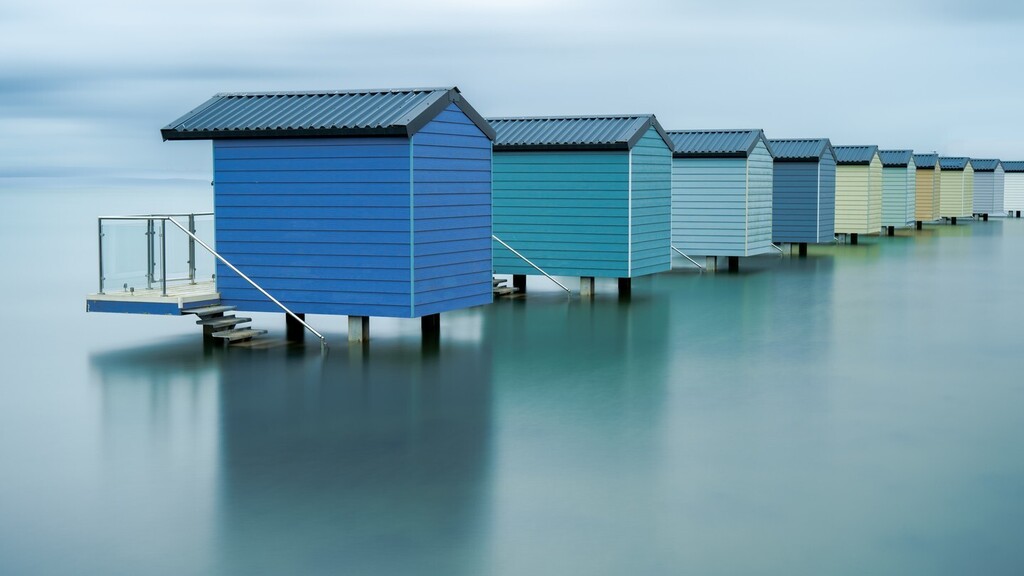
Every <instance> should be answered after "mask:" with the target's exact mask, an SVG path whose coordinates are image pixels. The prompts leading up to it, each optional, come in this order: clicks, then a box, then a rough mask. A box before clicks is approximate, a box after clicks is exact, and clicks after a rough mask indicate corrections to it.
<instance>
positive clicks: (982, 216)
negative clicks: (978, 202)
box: [981, 214, 988, 222]
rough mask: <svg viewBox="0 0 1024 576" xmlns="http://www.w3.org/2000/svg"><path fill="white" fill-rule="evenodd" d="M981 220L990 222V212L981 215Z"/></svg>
mask: <svg viewBox="0 0 1024 576" xmlns="http://www.w3.org/2000/svg"><path fill="white" fill-rule="evenodd" d="M981 221H982V222H988V214H982V215H981Z"/></svg>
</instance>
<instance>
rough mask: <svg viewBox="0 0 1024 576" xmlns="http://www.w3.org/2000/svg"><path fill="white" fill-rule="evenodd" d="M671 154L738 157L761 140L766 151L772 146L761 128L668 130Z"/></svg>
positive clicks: (745, 155) (678, 156)
mask: <svg viewBox="0 0 1024 576" xmlns="http://www.w3.org/2000/svg"><path fill="white" fill-rule="evenodd" d="M668 136H669V138H671V139H672V144H673V149H672V154H673V156H675V157H676V158H698V157H722V156H728V157H740V158H746V157H747V156H749V155H750V153H751V152H753V151H754V148H755V147H756V146H757V143H758V141H763V142H764V145H765V147H766V148H768V152H769V153H771V151H772V147H771V144H769V143H768V139H767V138H765V137H764V131H762V130H670V131H669V133H668Z"/></svg>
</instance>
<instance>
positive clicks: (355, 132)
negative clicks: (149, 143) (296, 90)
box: [160, 125, 408, 140]
mask: <svg viewBox="0 0 1024 576" xmlns="http://www.w3.org/2000/svg"><path fill="white" fill-rule="evenodd" d="M160 134H161V135H162V136H163V138H164V140H240V139H255V138H331V137H364V136H403V137H408V134H407V131H406V127H405V126H397V125H396V126H387V127H375V128H303V129H267V130H187V131H178V130H175V129H168V128H164V129H163V130H161V131H160Z"/></svg>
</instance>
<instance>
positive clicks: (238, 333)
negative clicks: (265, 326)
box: [212, 328, 267, 342]
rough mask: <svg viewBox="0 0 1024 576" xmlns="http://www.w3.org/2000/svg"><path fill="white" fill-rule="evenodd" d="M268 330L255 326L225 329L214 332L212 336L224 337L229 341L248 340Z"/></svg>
mask: <svg viewBox="0 0 1024 576" xmlns="http://www.w3.org/2000/svg"><path fill="white" fill-rule="evenodd" d="M266 333H267V331H266V330H256V329H253V328H235V329H232V330H223V331H221V332H214V333H213V334H212V336H213V337H214V338H223V339H224V340H227V341H228V342H236V341H238V340H248V339H250V338H253V337H256V336H262V335H264V334H266Z"/></svg>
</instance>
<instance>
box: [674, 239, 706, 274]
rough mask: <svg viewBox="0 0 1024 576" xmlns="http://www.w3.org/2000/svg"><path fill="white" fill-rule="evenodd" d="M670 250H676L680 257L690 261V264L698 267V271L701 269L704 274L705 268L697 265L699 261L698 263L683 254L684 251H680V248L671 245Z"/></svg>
mask: <svg viewBox="0 0 1024 576" xmlns="http://www.w3.org/2000/svg"><path fill="white" fill-rule="evenodd" d="M669 248H671V249H673V250H675V252H676V254H679V255H680V256H682V257H683V258H686V259H687V260H689V261H690V263H692V264H693V265H694V266H696V267H697V268H698V269H700V271H701V272H703V271H704V267H703V266H701V265H700V264H697V261H696V260H694V259H693V258H690V257H689V256H687V255H686V254H683V251H682V250H680V249H679V248H676V247H675V246H671V245H670V246H669Z"/></svg>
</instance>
